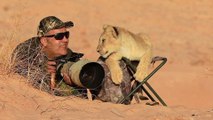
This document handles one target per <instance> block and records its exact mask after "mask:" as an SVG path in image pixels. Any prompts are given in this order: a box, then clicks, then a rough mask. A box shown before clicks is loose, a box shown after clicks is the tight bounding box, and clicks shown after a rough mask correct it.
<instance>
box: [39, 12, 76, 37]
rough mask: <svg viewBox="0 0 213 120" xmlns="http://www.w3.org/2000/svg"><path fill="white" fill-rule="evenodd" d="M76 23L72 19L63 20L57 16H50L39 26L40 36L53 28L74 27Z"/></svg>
mask: <svg viewBox="0 0 213 120" xmlns="http://www.w3.org/2000/svg"><path fill="white" fill-rule="evenodd" d="M73 26H74V24H73V22H72V21H67V22H63V21H61V20H60V19H59V18H57V17H55V16H48V17H45V18H43V19H42V20H41V21H40V23H39V26H38V32H37V35H38V37H42V36H44V35H45V34H46V33H47V32H49V31H50V30H53V29H59V28H63V27H65V28H69V27H73Z"/></svg>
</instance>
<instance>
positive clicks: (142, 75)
mask: <svg viewBox="0 0 213 120" xmlns="http://www.w3.org/2000/svg"><path fill="white" fill-rule="evenodd" d="M146 76H147V73H143V74H141V73H139V72H136V73H135V74H134V77H135V79H136V80H137V81H139V82H141V81H143V80H144V78H145V77H146Z"/></svg>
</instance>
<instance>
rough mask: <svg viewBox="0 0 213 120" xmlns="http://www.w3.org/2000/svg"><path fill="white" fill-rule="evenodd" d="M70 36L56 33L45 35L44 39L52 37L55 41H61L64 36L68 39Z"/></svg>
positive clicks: (64, 33) (66, 33) (65, 33)
mask: <svg viewBox="0 0 213 120" xmlns="http://www.w3.org/2000/svg"><path fill="white" fill-rule="evenodd" d="M69 35H70V32H69V31H67V32H63V33H57V34H55V35H46V36H44V37H54V38H55V39H56V40H62V39H63V38H64V36H65V37H66V38H67V39H68V38H69Z"/></svg>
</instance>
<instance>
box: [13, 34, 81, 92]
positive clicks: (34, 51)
mask: <svg viewBox="0 0 213 120" xmlns="http://www.w3.org/2000/svg"><path fill="white" fill-rule="evenodd" d="M76 54H77V53H74V52H72V51H71V50H70V49H68V54H67V55H65V56H60V57H58V58H57V61H60V60H68V59H69V58H71V57H72V56H73V55H76ZM47 61H48V59H47V57H46V56H45V54H44V52H43V51H42V46H41V44H40V39H39V38H38V37H33V38H31V39H29V40H27V41H25V42H23V43H20V44H19V45H18V46H17V47H16V48H15V49H14V51H13V53H12V57H11V62H12V63H13V64H12V67H11V70H12V71H13V72H15V73H18V74H20V75H22V76H24V77H26V78H27V80H28V82H29V83H30V84H32V85H33V86H34V87H36V88H38V89H40V90H43V91H47V92H50V74H48V72H47V70H46V68H45V67H46V66H45V65H46V62H47ZM56 83H57V85H56V88H55V94H56V95H69V94H72V93H73V92H74V93H75V92H76V91H74V89H72V87H70V86H69V85H67V84H65V83H64V82H63V77H61V75H60V73H56ZM67 88H68V89H67Z"/></svg>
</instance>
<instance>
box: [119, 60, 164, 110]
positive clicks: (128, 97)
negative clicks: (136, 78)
mask: <svg viewBox="0 0 213 120" xmlns="http://www.w3.org/2000/svg"><path fill="white" fill-rule="evenodd" d="M122 59H123V61H124V62H125V63H126V64H127V68H128V69H129V70H130V71H132V72H133V73H135V72H136V67H137V64H138V63H137V64H136V65H135V64H134V63H133V62H132V61H130V60H129V59H127V58H122ZM156 61H161V63H160V64H159V65H158V66H157V67H156V68H155V69H154V70H153V71H152V72H150V74H149V75H148V76H147V77H146V78H144V80H143V81H141V82H139V84H138V85H137V86H136V87H135V88H133V90H132V91H131V92H130V93H129V94H127V95H126V96H125V97H124V98H123V99H121V100H120V101H119V103H121V104H122V103H123V102H124V101H125V100H128V99H130V97H131V96H133V95H134V94H135V93H136V92H137V91H138V89H140V88H142V90H143V91H144V92H145V93H146V95H147V96H148V97H149V99H150V100H151V101H153V102H156V100H155V99H154V98H153V97H152V96H151V94H150V93H149V92H148V91H147V90H146V89H145V87H144V86H143V85H146V86H147V88H148V89H149V90H150V91H151V92H152V93H153V94H154V95H155V97H156V98H157V99H158V100H159V101H160V103H161V104H162V105H163V106H167V105H166V103H165V102H164V101H163V99H162V98H161V97H160V96H159V95H158V94H157V92H156V91H155V90H154V89H153V88H152V87H151V85H150V84H149V83H148V80H149V79H150V78H151V77H152V76H153V75H154V74H155V73H156V72H157V71H158V70H159V69H160V68H161V67H162V66H163V65H164V64H165V63H166V62H167V58H165V57H159V56H157V57H154V58H153V59H152V62H151V63H153V64H154V63H155V62H156Z"/></svg>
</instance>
